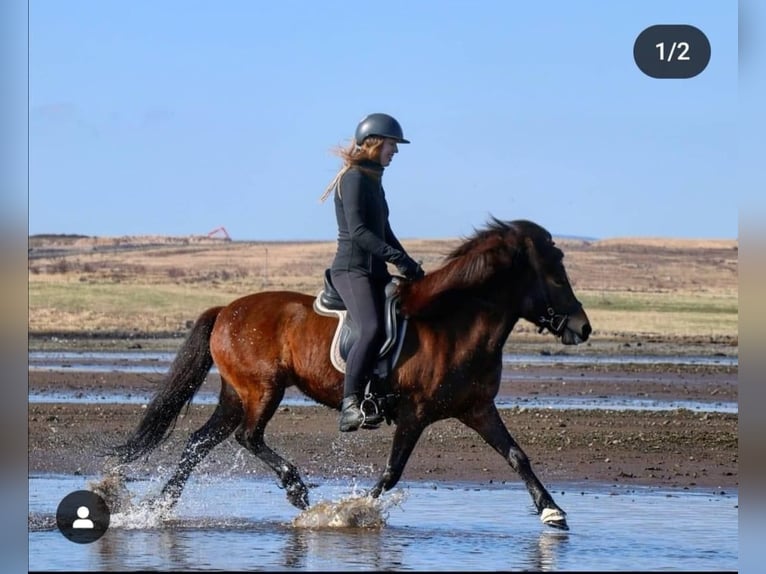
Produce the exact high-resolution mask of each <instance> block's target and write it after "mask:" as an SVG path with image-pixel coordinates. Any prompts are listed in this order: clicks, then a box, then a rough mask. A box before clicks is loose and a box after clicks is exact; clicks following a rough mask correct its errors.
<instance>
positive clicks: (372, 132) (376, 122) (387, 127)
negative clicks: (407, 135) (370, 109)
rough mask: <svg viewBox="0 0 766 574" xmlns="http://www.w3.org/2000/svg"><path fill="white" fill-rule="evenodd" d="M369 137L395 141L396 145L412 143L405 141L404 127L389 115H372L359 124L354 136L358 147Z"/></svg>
mask: <svg viewBox="0 0 766 574" xmlns="http://www.w3.org/2000/svg"><path fill="white" fill-rule="evenodd" d="M369 136H379V137H384V138H391V139H395V140H396V143H405V144H408V143H410V140H406V139H404V133H403V132H402V126H400V125H399V122H397V121H396V120H395V119H394V118H392V117H391V116H389V115H388V114H370V115H369V116H367V117H365V118H364V119H363V120H362V121H361V122H359V125H358V126H356V133H355V134H354V139H355V140H356V143H357V145H361V144H362V142H363V141H364V140H365V138H367V137H369Z"/></svg>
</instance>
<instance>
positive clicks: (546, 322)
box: [537, 289, 582, 337]
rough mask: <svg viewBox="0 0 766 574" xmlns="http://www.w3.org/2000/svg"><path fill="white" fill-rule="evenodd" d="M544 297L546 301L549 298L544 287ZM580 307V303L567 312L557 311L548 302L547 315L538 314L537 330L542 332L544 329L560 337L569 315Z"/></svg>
mask: <svg viewBox="0 0 766 574" xmlns="http://www.w3.org/2000/svg"><path fill="white" fill-rule="evenodd" d="M545 294H546V298H547V299H548V301H550V298H549V297H548V291H547V289H546V292H545ZM580 309H582V305H581V304H578V305H576V306H575V307H573V308H572V310H571V311H570V312H568V313H557V312H556V310H555V309H554V308H553V307H552V306H551V304H550V302H549V303H548V306H547V309H546V312H547V313H548V315H547V316H546V315H540V318H539V319H538V321H537V332H538V333H542V332H543V331H545V330H546V329H548V331H550V332H551V333H553V334H554V335H556V336H557V337H560V336H561V335H563V334H564V331H565V330H566V328H567V323H568V322H569V315H570V314H571V313H573V312H575V311H579V310H580Z"/></svg>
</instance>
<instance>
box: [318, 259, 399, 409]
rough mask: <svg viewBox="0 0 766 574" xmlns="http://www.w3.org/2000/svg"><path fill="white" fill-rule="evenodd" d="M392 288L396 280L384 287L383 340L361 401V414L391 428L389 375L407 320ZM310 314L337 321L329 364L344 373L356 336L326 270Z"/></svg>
mask: <svg viewBox="0 0 766 574" xmlns="http://www.w3.org/2000/svg"><path fill="white" fill-rule="evenodd" d="M396 285H397V279H396V278H394V279H392V280H391V282H390V283H388V285H386V287H385V303H384V305H383V318H384V325H385V337H384V340H383V343H382V345H381V347H380V350H379V351H378V358H377V361H376V363H375V367H374V368H373V371H372V377H371V379H370V381H369V382H368V383H367V387H366V389H365V392H364V399H363V400H362V410H363V411H365V412H367V413H369V412H374V413H381V414H383V415H384V416H385V418H386V422H388V424H391V419H392V418H393V416H394V411H393V409H394V407H395V403H396V398H397V396H396V395H395V394H394V393H393V392H392V389H391V386H390V381H389V375H390V374H391V371H392V370H393V368H394V365H396V362H397V360H398V359H399V354H400V353H401V350H402V343H403V342H404V335H405V333H406V331H407V318H406V317H403V316H402V315H401V314H400V312H399V307H400V305H399V295H398V294H397V289H396ZM314 311H315V312H316V313H318V314H319V315H324V316H328V317H337V318H338V326H337V328H336V329H335V334H334V335H333V338H332V342H331V343H330V349H329V352H330V361H331V362H332V364H333V366H334V367H335V368H336V369H337V370H338V371H340V372H341V373H345V372H346V358H347V357H348V352H349V350H350V349H351V346H352V345H353V344H354V342H355V341H356V340H357V338H358V332H357V327H356V325H355V324H354V322H353V320H352V319H351V317H350V316H349V315H348V311H347V310H346V305H345V303H343V299H341V297H340V294H339V293H338V291H337V290H336V289H335V286H334V285H333V284H332V278H331V276H330V270H329V269H325V272H324V287H323V288H322V290H321V291H320V292H319V293H318V294H317V296H316V299H314Z"/></svg>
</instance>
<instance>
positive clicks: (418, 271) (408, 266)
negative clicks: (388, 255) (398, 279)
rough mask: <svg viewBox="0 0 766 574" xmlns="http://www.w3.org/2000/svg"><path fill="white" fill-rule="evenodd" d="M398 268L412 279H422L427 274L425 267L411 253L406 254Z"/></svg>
mask: <svg viewBox="0 0 766 574" xmlns="http://www.w3.org/2000/svg"><path fill="white" fill-rule="evenodd" d="M396 268H397V269H398V270H399V273H401V274H402V275H404V276H405V277H406V278H407V279H410V280H412V279H420V278H421V277H424V276H425V274H426V272H425V271H423V268H422V267H421V266H420V263H418V262H417V261H415V260H414V259H413V258H412V257H410V256H409V255H406V256H405V257H404V259H403V260H402V261H400V262H399V263H397V264H396Z"/></svg>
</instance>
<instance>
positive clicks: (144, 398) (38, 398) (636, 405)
mask: <svg viewBox="0 0 766 574" xmlns="http://www.w3.org/2000/svg"><path fill="white" fill-rule="evenodd" d="M173 357H174V354H173V353H155V352H142V351H128V352H49V351H40V352H30V353H29V370H38V371H39V370H53V371H57V370H61V369H66V370H68V371H74V372H77V371H83V372H85V371H87V372H121V373H151V374H162V373H164V372H165V371H166V370H167V368H168V366H169V364H170V361H172V359H173ZM646 363H654V364H664V365H726V366H736V365H737V364H738V359H737V357H729V356H715V357H695V356H647V357H636V356H628V355H620V356H613V355H609V356H606V355H604V356H568V355H555V356H542V355H505V356H504V357H503V365H504V371H503V375H502V376H503V377H504V378H509V377H512V378H513V380H514V381H515V382H517V383H522V382H523V383H530V384H534V383H535V382H536V381H542V380H544V379H545V376H544V375H540V374H535V373H524V372H513V373H512V374H511V372H510V368H511V367H514V366H521V365H545V366H548V367H556V366H560V365H569V366H572V365H586V364H624V365H629V364H646ZM211 372H216V369H215V367H214V368H213V369H212V371H211ZM589 376H592V377H593V379H594V380H595V379H598V378H600V377H608V378H609V380H610V381H611V382H618V383H619V382H620V381H619V377H617V376H615V375H614V374H609V375H599V374H593V375H589ZM647 377H649V378H651V377H652V375H651V373H640V374H636V373H634V374H631V376H630V377H628V378H625V380H624V381H623V382H624V383H625V387H626V390H627V389H628V388H629V387H630V385H631V384H632V383H634V382H635V381H636V379H637V378H644V379H645V378H647ZM28 399H29V402H30V403H51V402H55V403H75V404H94V403H123V404H145V403H147V402H149V401H150V400H151V393H148V392H135V391H131V392H129V393H125V392H122V391H112V390H99V391H97V392H96V391H93V392H84V391H81V390H56V391H53V390H44V391H31V392H30V393H29V395H28ZM194 402H195V403H196V404H201V405H213V404H217V403H218V391H217V389H216V390H214V391H210V390H207V391H206V390H204V389H203V390H201V391H200V392H198V393H197V394H196V395H195V397H194ZM495 403H496V404H497V406H498V408H501V409H505V408H513V407H517V406H518V407H527V408H551V409H586V410H588V409H613V410H650V411H671V410H676V409H688V410H692V411H697V412H721V413H736V412H738V410H739V406H738V403H737V402H734V401H704V402H703V401H686V400H674V401H667V400H653V399H640V398H635V397H630V396H617V395H615V396H608V397H607V396H604V397H601V396H594V397H560V396H535V397H503V396H500V397H498V398H497V399H496V401H495ZM282 404H284V405H286V406H307V405H312V404H314V403H313V401H311V400H309V399H307V398H305V397H304V396H302V395H293V396H290V395H289V394H288V396H286V397H285V398H284V399H283V401H282Z"/></svg>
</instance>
